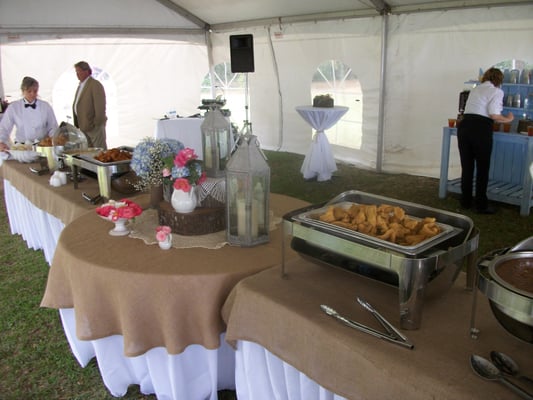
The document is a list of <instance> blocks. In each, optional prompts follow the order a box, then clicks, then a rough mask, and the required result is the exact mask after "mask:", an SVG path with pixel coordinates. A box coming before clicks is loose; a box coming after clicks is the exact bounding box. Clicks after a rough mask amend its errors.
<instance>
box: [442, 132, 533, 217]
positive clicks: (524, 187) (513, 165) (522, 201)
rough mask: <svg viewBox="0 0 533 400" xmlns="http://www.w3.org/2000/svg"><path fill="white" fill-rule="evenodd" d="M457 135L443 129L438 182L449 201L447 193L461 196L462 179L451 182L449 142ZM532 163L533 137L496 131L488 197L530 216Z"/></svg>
mask: <svg viewBox="0 0 533 400" xmlns="http://www.w3.org/2000/svg"><path fill="white" fill-rule="evenodd" d="M456 135H457V129H456V128H448V127H444V128H443V131H442V150H441V163H440V182H439V198H441V199H444V198H446V193H447V192H452V193H461V178H457V179H452V180H448V167H449V163H450V142H451V137H452V136H456ZM457 151H458V150H457ZM532 163H533V137H531V136H525V135H522V134H515V133H500V132H495V133H494V142H493V146H492V156H491V161H490V172H489V185H488V190H487V197H488V198H489V199H490V200H493V201H499V202H502V203H508V204H514V205H517V206H519V207H520V215H522V216H528V215H529V212H530V209H531V207H533V190H532V186H533V180H532V179H531V175H530V174H529V166H530V165H531V164H532ZM474 188H475V185H474Z"/></svg>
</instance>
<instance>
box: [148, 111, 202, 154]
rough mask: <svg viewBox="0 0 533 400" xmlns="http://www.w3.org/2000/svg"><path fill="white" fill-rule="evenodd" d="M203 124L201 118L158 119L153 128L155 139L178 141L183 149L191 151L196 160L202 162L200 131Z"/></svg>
mask: <svg viewBox="0 0 533 400" xmlns="http://www.w3.org/2000/svg"><path fill="white" fill-rule="evenodd" d="M203 122H204V119H203V118H175V119H160V120H158V121H157V124H156V127H155V137H156V138H158V139H175V140H179V141H180V142H181V143H183V145H184V146H185V147H190V148H191V149H193V150H194V152H195V153H196V154H197V155H198V158H199V159H200V160H203V159H204V151H203V148H202V130H201V126H202V124H203Z"/></svg>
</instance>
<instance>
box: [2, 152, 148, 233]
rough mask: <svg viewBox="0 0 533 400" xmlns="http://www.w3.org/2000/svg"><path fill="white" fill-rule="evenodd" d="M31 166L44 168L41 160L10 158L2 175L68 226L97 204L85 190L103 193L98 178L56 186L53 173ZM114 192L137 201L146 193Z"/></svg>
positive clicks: (91, 194) (39, 206) (92, 193)
mask: <svg viewBox="0 0 533 400" xmlns="http://www.w3.org/2000/svg"><path fill="white" fill-rule="evenodd" d="M30 166H33V167H34V168H37V169H39V168H40V167H39V164H38V163H31V164H24V163H19V162H17V161H6V162H4V163H3V164H2V167H0V170H1V173H2V177H3V178H4V179H5V180H8V181H9V182H10V183H11V185H12V186H13V187H15V189H17V190H18V191H19V192H20V193H22V194H23V195H24V196H25V197H26V198H27V199H28V200H29V201H31V202H32V203H33V204H34V205H35V206H36V207H38V208H40V209H41V210H43V211H44V212H47V213H48V214H51V215H53V216H54V217H56V218H58V219H60V220H61V222H63V223H64V224H65V225H67V224H69V223H70V222H72V221H73V220H75V219H76V218H78V217H79V216H81V215H83V214H85V213H87V212H88V211H91V210H94V209H95V208H96V207H97V206H96V205H93V204H91V203H89V202H88V201H87V200H85V199H84V198H83V197H82V193H84V192H85V193H88V194H89V195H90V196H91V197H93V196H96V195H97V194H98V193H99V192H100V189H99V188H98V181H97V180H96V179H93V178H86V179H84V180H83V181H81V182H79V184H78V189H74V183H73V182H69V183H68V184H67V185H63V186H60V187H53V186H50V184H49V180H50V174H49V173H46V174H43V175H37V174H34V173H32V172H31V171H30V169H29V167H30ZM111 195H112V198H114V199H117V200H118V199H122V198H135V199H136V201H137V200H139V199H140V198H144V197H145V196H146V195H141V196H138V195H137V196H131V195H125V194H121V193H118V192H115V191H112V192H111ZM146 202H147V200H146ZM146 202H144V203H146ZM144 203H143V204H144Z"/></svg>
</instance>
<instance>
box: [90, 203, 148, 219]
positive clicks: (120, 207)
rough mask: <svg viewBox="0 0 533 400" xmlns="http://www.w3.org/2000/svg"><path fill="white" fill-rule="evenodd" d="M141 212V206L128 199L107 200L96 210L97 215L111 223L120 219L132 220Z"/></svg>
mask: <svg viewBox="0 0 533 400" xmlns="http://www.w3.org/2000/svg"><path fill="white" fill-rule="evenodd" d="M142 211H143V210H142V208H141V206H139V205H138V204H137V203H135V202H133V201H131V200H128V199H122V200H119V201H115V200H109V201H108V202H107V203H105V204H103V205H101V206H100V207H98V208H97V209H96V213H97V214H98V215H100V216H101V217H103V218H107V219H110V220H111V221H117V220H118V219H120V218H125V219H132V218H135V217H137V216H139V215H141V214H142Z"/></svg>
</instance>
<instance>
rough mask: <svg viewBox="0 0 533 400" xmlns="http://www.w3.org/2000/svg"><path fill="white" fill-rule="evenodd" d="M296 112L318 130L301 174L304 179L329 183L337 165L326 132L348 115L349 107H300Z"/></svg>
mask: <svg viewBox="0 0 533 400" xmlns="http://www.w3.org/2000/svg"><path fill="white" fill-rule="evenodd" d="M296 111H297V112H298V114H300V116H301V117H302V118H303V119H304V120H305V121H306V122H307V123H308V124H309V125H311V127H312V128H314V129H315V130H316V133H315V135H314V137H313V141H312V143H311V146H310V148H309V151H308V152H307V154H306V155H305V159H304V162H303V164H302V168H301V169H300V172H302V174H303V177H304V179H313V178H315V177H316V178H317V180H318V181H328V180H330V179H331V175H332V173H333V172H335V171H336V170H337V165H336V163H335V158H334V157H333V152H332V151H331V146H330V144H329V141H328V138H327V136H326V134H325V133H324V131H325V130H327V129H329V128H331V127H333V126H334V125H335V124H336V123H337V122H338V121H339V119H341V118H342V116H343V115H344V114H346V112H347V111H348V107H343V106H335V107H328V108H325V107H313V106H298V107H296Z"/></svg>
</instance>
